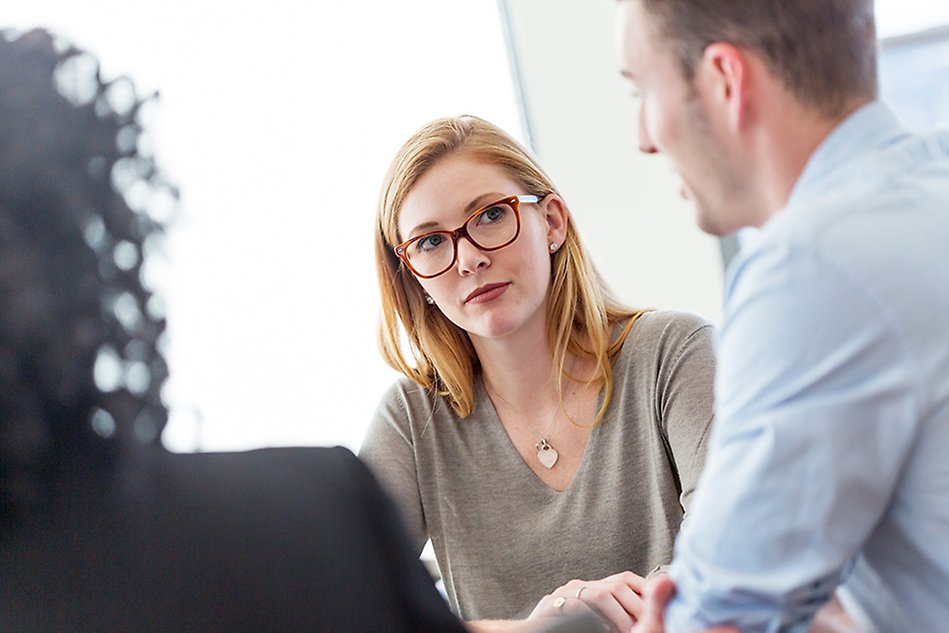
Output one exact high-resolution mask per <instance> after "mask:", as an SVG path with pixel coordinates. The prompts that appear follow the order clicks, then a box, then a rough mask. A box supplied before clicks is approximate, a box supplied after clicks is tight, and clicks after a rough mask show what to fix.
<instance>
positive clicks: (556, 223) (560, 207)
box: [541, 193, 567, 249]
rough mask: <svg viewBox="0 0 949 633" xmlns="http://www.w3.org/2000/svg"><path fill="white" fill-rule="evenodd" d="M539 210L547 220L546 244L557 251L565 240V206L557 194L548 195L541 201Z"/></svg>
mask: <svg viewBox="0 0 949 633" xmlns="http://www.w3.org/2000/svg"><path fill="white" fill-rule="evenodd" d="M541 210H542V211H543V212H544V219H545V220H547V243H548V244H556V245H557V248H558V249H559V248H560V247H561V246H562V245H563V242H564V240H565V239H566V238H567V204H566V203H565V202H564V201H563V198H561V197H560V196H558V195H557V194H555V193H549V194H547V195H546V196H545V197H544V199H543V200H542V201H541Z"/></svg>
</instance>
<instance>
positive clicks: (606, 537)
mask: <svg viewBox="0 0 949 633" xmlns="http://www.w3.org/2000/svg"><path fill="white" fill-rule="evenodd" d="M613 372H614V381H615V383H614V392H613V393H614V395H613V400H612V401H611V402H610V405H609V407H608V409H607V412H606V415H605V417H604V418H603V420H602V422H601V423H600V425H599V426H598V427H597V428H595V429H594V430H593V431H592V432H591V434H590V438H589V442H588V444H587V447H586V452H585V453H584V455H583V458H582V461H581V463H580V466H579V468H578V470H577V472H576V475H575V476H574V479H573V481H572V482H571V483H570V485H569V486H568V487H567V489H566V490H564V491H563V492H557V491H555V490H553V489H551V488H549V487H548V486H547V485H546V484H544V483H543V482H542V481H541V480H540V479H538V478H537V476H536V475H535V474H534V473H533V472H532V471H531V469H530V468H529V467H528V465H527V464H525V463H524V460H523V459H522V458H521V456H520V454H519V453H518V452H517V450H516V449H515V448H514V446H513V444H512V443H511V440H510V438H509V437H508V435H507V433H506V432H505V430H504V427H503V426H502V425H501V422H500V420H499V419H498V416H497V413H496V411H495V409H494V406H493V404H492V402H491V400H490V399H489V398H488V396H487V393H486V392H485V390H484V386H483V384H482V382H481V380H480V378H479V379H477V380H476V387H475V388H476V399H475V406H474V410H473V412H472V413H471V415H470V416H468V417H467V418H459V417H458V416H456V415H455V414H454V413H453V412H452V410H451V407H450V406H449V405H448V403H447V401H446V400H445V399H443V398H441V397H439V396H433V395H432V394H431V393H429V392H427V391H425V390H424V389H422V388H421V387H419V386H418V385H417V384H415V383H413V382H411V381H409V380H408V379H401V380H399V381H398V382H397V383H396V384H395V385H393V386H392V387H391V388H390V389H389V390H388V391H387V392H386V394H385V395H384V396H383V398H382V401H381V403H380V404H379V408H378V410H377V412H376V415H375V418H374V419H373V421H372V425H371V427H370V429H369V432H368V434H367V436H366V438H365V441H364V443H363V446H362V449H361V450H360V457H362V458H363V459H365V460H366V461H367V462H368V463H369V465H370V467H371V468H372V469H373V470H374V472H375V473H376V475H377V476H378V477H379V479H380V480H381V481H382V483H383V485H384V486H385V487H386V488H387V489H388V490H389V492H390V493H391V494H392V495H393V496H395V498H396V500H397V502H398V505H399V507H400V508H401V510H402V514H403V517H404V519H405V521H406V523H407V524H408V528H409V531H410V533H411V534H412V535H413V536H414V537H415V539H416V541H415V543H416V546H417V547H418V549H419V551H421V549H422V546H423V545H424V543H425V540H426V539H427V538H431V540H432V544H433V546H434V550H435V556H436V559H437V561H438V567H439V570H440V571H441V573H442V577H443V579H444V582H445V588H446V590H447V592H448V597H449V600H450V602H451V606H452V608H453V610H454V611H455V612H456V613H457V614H458V615H459V616H460V617H462V618H463V619H466V620H476V619H504V618H523V617H526V616H527V615H528V614H529V613H530V611H531V610H532V609H533V607H534V605H535V604H536V603H537V601H538V600H540V598H541V597H543V596H544V595H545V594H546V593H549V592H550V591H551V590H552V589H555V588H556V587H558V586H560V585H562V584H563V583H565V582H567V581H568V580H570V579H572V578H581V579H587V580H589V579H597V578H602V577H604V576H608V575H610V574H613V573H616V572H619V571H624V570H632V571H633V572H635V573H637V574H640V575H643V576H645V575H646V574H647V573H648V572H649V571H651V570H652V569H653V568H655V567H656V566H657V565H661V564H666V563H668V562H670V560H671V558H672V545H673V541H674V538H675V534H676V532H677V531H678V529H679V524H680V523H681V521H682V517H683V513H684V508H685V507H687V505H688V500H689V497H690V495H691V494H692V491H693V490H694V488H695V485H696V482H697V479H698V476H699V471H700V470H701V467H702V464H703V462H704V457H705V443H706V438H707V436H708V432H709V430H710V426H711V421H712V383H713V374H714V351H713V331H712V327H711V326H710V325H709V324H708V323H707V322H706V321H704V320H702V319H701V318H699V317H697V316H695V315H692V314H688V313H683V312H672V311H657V312H649V313H647V314H645V315H643V316H642V317H640V319H639V321H638V322H637V323H635V324H634V325H633V327H632V329H631V330H630V333H629V336H628V338H627V339H626V342H625V343H624V345H623V349H622V351H621V352H620V353H619V354H618V355H617V357H616V358H615V360H614V362H613Z"/></svg>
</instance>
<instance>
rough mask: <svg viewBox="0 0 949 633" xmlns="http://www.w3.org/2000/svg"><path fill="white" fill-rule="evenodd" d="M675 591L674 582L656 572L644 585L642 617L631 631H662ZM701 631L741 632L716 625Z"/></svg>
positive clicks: (653, 632)
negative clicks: (667, 609) (644, 594)
mask: <svg viewBox="0 0 949 633" xmlns="http://www.w3.org/2000/svg"><path fill="white" fill-rule="evenodd" d="M675 593H676V584H675V582H673V580H672V578H670V577H669V576H668V575H667V574H656V575H655V576H654V577H652V578H650V579H649V583H648V584H647V586H646V602H645V607H644V608H643V613H642V617H641V618H640V619H639V622H637V624H636V626H634V627H633V629H632V633H664V631H665V630H666V628H665V613H666V606H668V604H669V601H670V600H672V596H674V595H675ZM703 633H741V631H739V630H738V629H736V628H734V627H731V626H717V627H715V628H714V629H706V630H705V631H704V632H703Z"/></svg>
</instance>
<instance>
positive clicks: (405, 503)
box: [359, 380, 428, 554]
mask: <svg viewBox="0 0 949 633" xmlns="http://www.w3.org/2000/svg"><path fill="white" fill-rule="evenodd" d="M419 388H420V387H418V386H416V385H414V384H413V383H409V382H408V381H406V380H400V381H398V382H397V383H396V384H394V385H393V386H392V387H390V388H389V390H388V391H386V393H385V394H384V395H383V397H382V399H381V401H380V402H379V406H378V407H377V408H376V412H375V414H374V415H373V419H372V422H371V423H370V425H369V430H368V431H367V433H366V437H365V438H364V439H363V443H362V446H361V447H360V449H359V457H360V458H361V459H363V460H364V461H365V462H366V463H367V464H368V465H369V467H370V469H371V470H372V471H373V474H374V475H375V476H376V477H377V478H378V479H379V481H380V482H381V484H382V486H383V488H384V489H385V490H386V492H388V493H389V494H390V495H391V496H392V497H393V498H394V499H395V501H396V504H397V505H398V507H399V510H400V512H401V514H402V519H403V522H404V523H405V525H406V527H407V528H408V532H409V535H410V537H411V540H412V544H413V546H414V547H415V549H416V553H417V554H418V553H421V551H422V547H423V546H424V545H425V542H426V541H427V540H428V528H427V526H426V522H425V513H424V510H423V507H422V496H421V492H420V486H419V476H418V468H417V452H416V445H415V437H414V436H413V428H412V417H413V416H412V415H411V411H410V405H409V400H408V397H407V393H406V391H407V390H409V389H419Z"/></svg>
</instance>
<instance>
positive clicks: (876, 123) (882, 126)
mask: <svg viewBox="0 0 949 633" xmlns="http://www.w3.org/2000/svg"><path fill="white" fill-rule="evenodd" d="M906 134H907V131H906V129H905V128H904V127H903V126H902V125H901V124H900V122H899V121H898V120H897V119H896V117H895V116H894V115H893V112H892V111H891V110H890V108H889V107H887V106H886V105H885V104H884V103H883V102H882V101H871V102H870V103H868V104H866V105H863V106H861V107H860V108H858V109H857V110H855V111H854V112H853V113H851V114H850V115H849V116H848V117H847V118H845V119H844V120H843V121H842V122H841V123H840V124H839V125H838V126H837V127H836V128H834V129H833V130H832V131H831V133H830V134H829V135H828V136H827V138H825V139H824V140H823V141H822V142H821V144H820V145H818V146H817V149H816V150H814V153H813V154H811V157H810V159H809V160H808V161H807V165H806V166H805V167H804V171H803V172H801V176H800V177H799V178H798V179H797V182H796V183H795V185H794V188H793V189H792V190H791V195H790V197H789V198H788V201H787V204H786V205H785V209H787V208H791V207H794V206H795V205H796V204H798V203H800V202H801V201H802V200H804V199H806V198H809V197H812V196H814V195H815V194H820V193H822V192H823V191H824V189H825V188H826V187H828V186H833V185H834V184H836V183H837V182H839V177H840V175H839V173H838V172H839V171H840V170H842V169H847V168H848V167H852V166H853V163H854V161H855V160H858V159H859V157H862V156H865V155H868V154H873V153H874V152H873V150H874V149H876V148H879V147H882V146H886V145H889V144H891V143H892V142H894V141H896V140H898V139H899V138H900V137H903V136H905V135H906Z"/></svg>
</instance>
